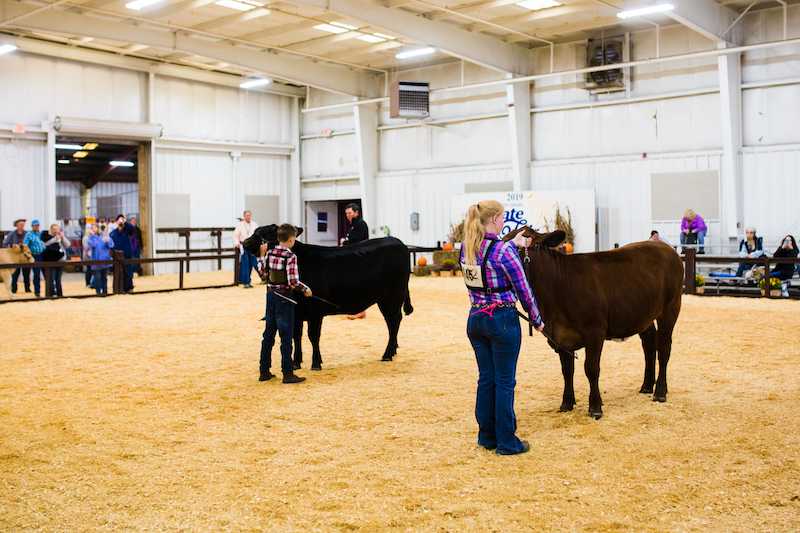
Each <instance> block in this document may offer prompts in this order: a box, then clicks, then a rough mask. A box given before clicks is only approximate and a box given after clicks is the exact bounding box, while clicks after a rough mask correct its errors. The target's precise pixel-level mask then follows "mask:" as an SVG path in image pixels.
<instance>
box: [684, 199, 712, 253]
mask: <svg viewBox="0 0 800 533" xmlns="http://www.w3.org/2000/svg"><path fill="white" fill-rule="evenodd" d="M707 232H708V227H707V226H706V221H705V220H703V217H701V216H700V215H698V214H697V213H695V212H694V211H693V210H691V209H687V210H686V213H684V214H683V220H681V244H682V245H683V244H687V243H690V244H697V245H698V247H699V248H698V250H697V253H698V254H704V253H706V250H705V248H704V246H705V243H706V233H707Z"/></svg>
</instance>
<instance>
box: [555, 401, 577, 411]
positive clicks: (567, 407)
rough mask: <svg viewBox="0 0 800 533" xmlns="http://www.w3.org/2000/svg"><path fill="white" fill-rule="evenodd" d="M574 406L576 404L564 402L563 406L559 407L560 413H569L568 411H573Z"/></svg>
mask: <svg viewBox="0 0 800 533" xmlns="http://www.w3.org/2000/svg"><path fill="white" fill-rule="evenodd" d="M574 407H575V404H572V405H570V404H568V403H562V404H561V407H559V408H558V411H559V412H560V413H567V412H569V411H572V409H573V408H574Z"/></svg>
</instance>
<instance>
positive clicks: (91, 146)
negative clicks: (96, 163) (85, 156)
mask: <svg viewBox="0 0 800 533" xmlns="http://www.w3.org/2000/svg"><path fill="white" fill-rule="evenodd" d="M98 146H99V145H98V144H97V143H86V144H84V145H83V149H84V150H94V149H95V148H97V147H98Z"/></svg>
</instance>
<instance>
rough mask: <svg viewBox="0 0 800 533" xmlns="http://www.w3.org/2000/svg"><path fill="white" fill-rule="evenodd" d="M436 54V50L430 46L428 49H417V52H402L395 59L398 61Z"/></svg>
mask: <svg viewBox="0 0 800 533" xmlns="http://www.w3.org/2000/svg"><path fill="white" fill-rule="evenodd" d="M434 52H436V48H431V47H430V46H429V47H427V48H417V49H416V50H406V51H405V52H400V53H399V54H397V55H395V56H394V57H396V58H397V59H408V58H410V57H419V56H427V55H430V54H433V53H434Z"/></svg>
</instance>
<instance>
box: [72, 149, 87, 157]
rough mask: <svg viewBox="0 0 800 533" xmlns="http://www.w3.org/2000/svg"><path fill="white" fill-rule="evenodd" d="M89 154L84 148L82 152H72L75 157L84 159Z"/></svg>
mask: <svg viewBox="0 0 800 533" xmlns="http://www.w3.org/2000/svg"><path fill="white" fill-rule="evenodd" d="M87 155H89V152H86V151H83V150H82V151H80V152H75V153H74V154H72V157H74V158H75V159H83V158H84V157H86V156H87Z"/></svg>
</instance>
